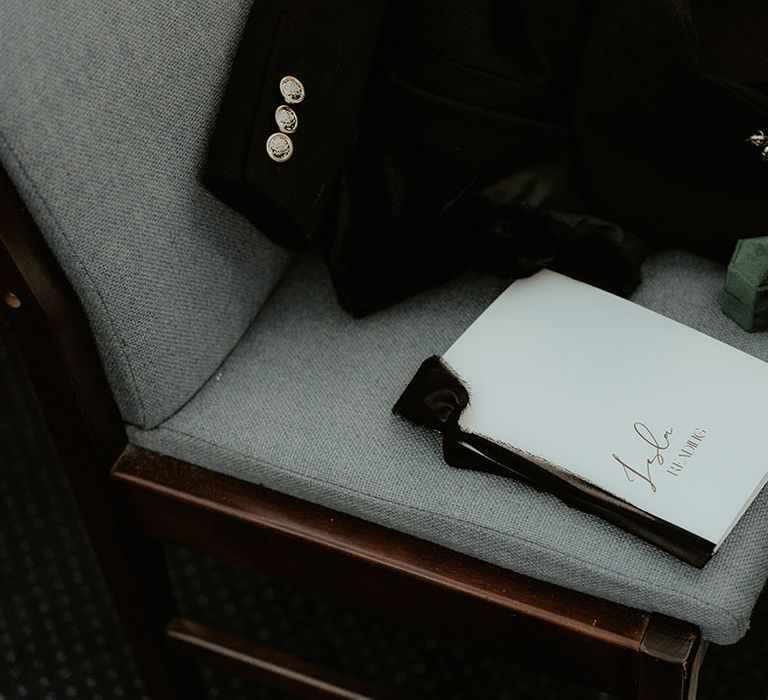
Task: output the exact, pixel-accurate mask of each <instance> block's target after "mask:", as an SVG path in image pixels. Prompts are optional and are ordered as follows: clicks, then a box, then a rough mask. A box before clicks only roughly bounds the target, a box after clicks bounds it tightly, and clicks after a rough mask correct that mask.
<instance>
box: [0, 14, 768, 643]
mask: <svg viewBox="0 0 768 700" xmlns="http://www.w3.org/2000/svg"><path fill="white" fill-rule="evenodd" d="M249 4H250V3H249V1H248V0H236V1H234V2H232V1H225V0H206V1H205V2H203V1H202V0H197V1H192V0H190V1H189V2H186V3H184V4H183V5H173V6H170V5H167V4H163V3H155V2H150V1H149V0H137V1H136V2H132V3H112V2H108V1H107V0H79V2H66V3H51V2H44V1H43V0H6V1H5V2H4V3H1V4H0V46H2V70H0V160H1V161H2V163H3V166H4V167H5V168H6V169H7V170H8V171H9V173H10V174H11V176H12V178H13V179H14V181H15V183H16V185H17V187H18V188H19V190H20V191H21V193H22V195H23V197H24V198H25V200H26V201H27V203H28V205H29V207H30V209H31V211H32V212H33V215H34V216H35V217H36V219H37V221H38V224H39V225H40V227H41V229H42V231H43V233H44V235H45V237H46V239H47V241H48V243H49V245H50V247H51V249H52V250H53V252H54V253H55V255H56V256H57V258H58V260H59V262H60V263H61V265H62V267H63V269H64V270H65V272H66V274H67V275H68V277H69V279H70V280H71V281H72V283H73V286H74V287H75V289H76V291H77V293H78V294H79V296H80V298H81V300H82V303H83V306H84V308H85V310H86V313H87V314H88V317H89V319H90V321H91V325H92V328H93V332H94V335H95V337H96V340H97V342H98V345H99V349H100V351H101V354H102V358H103V360H104V364H105V368H106V371H107V374H108V376H109V379H110V381H111V384H112V387H113V390H114V392H115V396H116V398H117V400H118V403H119V405H120V408H121V410H122V412H123V416H124V418H125V420H126V423H127V424H128V428H129V436H130V439H131V440H132V441H133V442H135V443H136V444H139V445H144V446H146V447H149V448H152V449H155V450H158V451H161V452H164V453H167V454H171V455H174V456H176V457H179V458H181V459H185V460H188V461H190V462H194V463H196V464H200V465H202V466H204V467H208V468H210V469H212V470H216V471H221V472H226V473H229V474H233V475H235V476H237V477H240V478H242V479H246V480H249V481H253V482H256V483H262V484H265V485H267V486H269V487H271V488H274V489H277V490H280V491H283V492H285V493H289V494H293V495H296V496H299V497H301V498H305V499H307V500H311V501H314V502H318V503H321V504H324V505H326V506H329V507H331V508H335V509H338V510H341V511H345V512H349V513H353V514H355V515H358V516H360V517H363V518H366V519H369V520H371V521H374V522H378V523H382V524H384V525H387V526H389V527H392V528H395V529H398V530H402V531H405V532H409V533H412V534H414V535H417V536H419V537H422V538H424V539H426V540H430V541H433V542H438V543H440V544H442V545H445V546H447V547H450V548H452V549H455V550H458V551H461V552H465V553H467V554H470V555H472V556H475V557H477V558H479V559H484V560H487V561H491V562H495V563H497V564H500V565H502V566H505V567H508V568H510V569H512V570H515V571H518V572H522V573H524V574H528V575H530V576H533V577H535V578H539V579H543V580H547V581H553V582H555V583H558V584H561V585H564V586H567V587H571V588H574V589H577V590H580V591H586V592H588V593H591V594H593V595H597V596H602V597H605V598H607V599H611V600H616V601H619V602H622V603H625V604H627V605H630V606H633V607H637V608H642V609H646V610H654V611H661V612H664V613H667V614H670V615H673V616H675V617H679V618H682V619H685V620H689V621H691V622H693V623H695V624H697V625H699V626H700V627H701V628H702V630H703V633H704V635H705V637H707V638H708V639H711V640H713V641H716V642H721V643H728V642H734V641H736V640H737V639H738V638H739V637H740V636H741V635H743V634H744V632H745V631H746V629H747V626H748V622H749V616H750V613H751V610H752V608H753V606H754V603H755V601H756V599H757V596H758V594H759V593H760V591H761V589H762V587H763V585H764V583H765V580H766V576H767V575H768V492H764V493H763V494H762V495H761V496H760V497H759V498H758V499H757V501H756V502H755V504H754V505H753V506H752V507H751V508H750V510H749V511H748V512H747V514H746V515H745V516H744V518H743V519H742V521H741V522H740V523H739V524H738V526H737V527H736V529H735V530H734V532H733V533H732V534H731V536H730V537H729V538H728V540H727V541H726V543H725V545H724V546H723V547H722V549H721V551H720V552H719V553H718V554H717V555H716V556H715V557H714V559H713V560H712V561H711V562H710V563H709V564H708V565H707V566H706V567H705V568H704V569H703V570H701V571H699V570H696V569H694V568H692V567H689V566H687V565H685V564H683V563H681V562H679V561H678V560H676V559H675V558H673V557H671V556H669V555H666V554H664V553H662V552H660V551H658V550H657V549H655V548H654V547H652V546H650V545H648V544H645V543H644V542H641V541H640V540H638V539H636V538H634V537H632V536H630V535H628V534H626V533H625V532H623V531H622V530H620V529H618V528H615V527H613V526H611V525H608V524H607V523H605V522H603V521H602V520H600V519H598V518H595V517H592V516H589V515H586V514H584V513H580V512H577V511H575V510H572V509H570V508H568V507H566V506H564V505H563V504H561V503H560V502H559V501H558V500H557V499H555V498H553V497H551V496H549V495H547V494H543V493H537V492H535V491H533V490H531V489H530V488H528V487H527V486H525V485H522V484H519V483H516V482H514V481H512V480H508V479H502V478H498V477H493V476H489V475H483V474H477V473H471V472H462V471H457V470H454V469H451V468H450V467H447V466H446V465H445V464H444V463H443V461H442V458H441V456H440V451H439V448H438V444H437V437H436V436H435V435H432V434H430V433H428V432H427V431H424V430H421V429H418V428H416V427H414V426H412V425H409V424H407V423H405V422H403V421H401V420H399V419H397V418H395V417H393V416H392V415H391V414H390V407H391V405H392V403H393V402H394V400H395V398H396V397H397V396H398V394H399V392H400V391H401V390H402V388H403V386H404V384H405V383H406V382H407V380H408V378H409V377H410V376H411V374H412V373H413V371H414V370H415V369H416V367H417V366H418V364H419V362H420V361H421V360H422V359H423V358H424V357H426V356H427V355H429V354H431V353H436V352H438V353H439V352H441V351H443V350H445V349H446V348H447V347H448V345H449V344H450V343H451V342H452V340H453V339H454V338H455V337H456V336H457V335H458V333H459V332H460V331H461V330H463V329H464V328H465V327H466V325H467V324H468V323H469V322H470V321H471V320H472V319H473V318H474V317H475V316H476V314H477V313H479V312H480V311H481V310H482V309H483V308H484V306H485V305H486V304H487V303H488V302H489V301H490V300H491V299H492V298H493V297H494V295H495V294H496V293H497V292H499V291H500V289H501V288H502V286H503V285H502V283H500V282H499V281H498V280H494V279H490V278H488V277H482V276H478V275H466V276H464V277H462V278H461V279H459V280H457V281H455V282H454V283H452V284H450V285H448V286H446V287H445V288H442V289H438V290H434V291H433V292H430V293H428V294H425V295H422V296H420V297H418V298H415V299H412V300H410V301H408V302H406V303H404V304H402V305H400V306H398V307H396V308H394V309H391V310H389V311H387V312H384V313H381V314H377V315H375V316H373V317H371V318H368V319H365V320H362V321H355V320H352V319H351V318H349V317H348V316H346V315H345V314H344V313H343V312H341V311H340V310H339V309H338V307H337V305H336V303H335V300H334V296H333V293H332V289H331V285H330V283H329V280H328V277H327V275H326V273H325V271H324V270H323V268H322V265H321V264H320V263H319V261H318V260H317V258H316V257H315V256H314V255H312V254H308V255H303V256H301V257H300V258H298V259H296V260H294V261H293V262H291V259H290V256H288V255H286V254H285V253H283V252H282V251H279V250H277V249H275V248H274V247H273V246H271V245H270V244H269V243H267V242H266V240H264V239H263V238H262V237H261V236H260V235H259V234H258V233H257V232H255V231H253V230H252V229H251V228H250V227H249V226H248V225H247V224H246V223H245V222H244V221H243V220H242V219H240V218H239V217H237V216H236V215H234V214H232V213H231V212H229V211H227V209H226V208H225V207H223V206H222V205H220V204H219V203H218V202H217V201H215V200H214V199H212V198H211V197H209V196H208V195H207V194H206V193H205V191H204V190H203V189H202V188H201V187H200V186H199V185H198V181H197V173H198V169H199V164H200V162H201V158H202V154H203V153H204V150H205V140H206V134H207V132H208V129H209V127H210V124H211V120H212V118H213V115H214V113H215V109H216V104H217V100H218V96H219V94H220V92H221V88H222V87H223V82H224V79H225V76H226V73H227V66H228V63H229V60H230V59H231V55H232V50H233V48H234V46H235V44H236V41H237V35H238V32H239V28H240V26H241V24H242V21H243V19H244V16H245V12H246V11H247V8H248V6H249ZM286 270H287V272H286ZM645 272H646V281H645V282H644V283H643V285H642V286H641V288H640V289H639V291H638V293H637V295H636V300H637V301H639V302H640V303H642V304H644V305H646V306H649V307H651V308H654V309H656V310H659V311H661V312H663V313H665V314H667V315H669V316H672V317H673V318H677V319H678V320H681V321H683V322H686V323H689V324H690V325H692V326H695V327H698V328H700V329H701V330H703V331H705V332H707V333H709V334H711V335H714V336H717V337H720V338H721V339H723V340H725V341H726V342H730V343H731V344H734V345H736V346H738V347H741V348H742V349H744V350H746V351H748V352H751V353H753V354H755V355H758V356H760V357H762V358H763V359H768V336H767V335H766V334H761V335H748V334H746V333H743V332H742V331H740V330H739V329H738V328H737V327H736V326H735V325H734V324H733V323H731V322H730V321H729V320H728V319H726V318H725V317H724V316H723V315H722V314H721V313H720V311H719V309H718V296H719V293H720V290H721V288H722V277H723V271H722V269H721V268H720V267H718V266H717V265H714V264H712V263H708V262H706V261H703V260H701V259H698V258H695V257H694V256H691V255H686V254H682V253H668V254H664V255H661V256H659V257H657V258H654V259H653V260H651V261H649V263H648V264H647V265H646V270H645Z"/></svg>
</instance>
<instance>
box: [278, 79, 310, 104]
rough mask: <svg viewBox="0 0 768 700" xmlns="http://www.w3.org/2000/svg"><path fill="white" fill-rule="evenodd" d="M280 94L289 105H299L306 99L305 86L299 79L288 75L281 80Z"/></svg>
mask: <svg viewBox="0 0 768 700" xmlns="http://www.w3.org/2000/svg"><path fill="white" fill-rule="evenodd" d="M280 94H281V95H282V96H283V98H284V99H285V101H286V102H287V103H288V104H290V105H295V104H298V103H299V102H301V101H302V100H303V99H304V95H305V92H304V85H302V83H301V80H299V79H298V78H294V77H293V76H292V75H286V76H285V77H284V78H282V79H281V80H280Z"/></svg>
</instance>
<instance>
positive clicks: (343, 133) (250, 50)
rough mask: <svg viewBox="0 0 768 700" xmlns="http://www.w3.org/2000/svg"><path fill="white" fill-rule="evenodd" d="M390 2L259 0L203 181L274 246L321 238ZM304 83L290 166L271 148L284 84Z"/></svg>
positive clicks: (236, 63)
mask: <svg viewBox="0 0 768 700" xmlns="http://www.w3.org/2000/svg"><path fill="white" fill-rule="evenodd" d="M384 5H385V2H384V0H322V2H320V1H318V0H281V1H280V2H276V1H274V0H256V1H255V3H254V5H253V8H252V9H251V13H250V16H249V18H248V20H247V23H246V26H245V29H244V32H243V36H242V39H241V41H240V46H239V48H238V51H237V54H236V57H235V60H234V63H233V66H232V71H231V74H230V77H229V81H228V84H227V86H226V90H225V93H224V96H223V99H222V104H221V109H220V112H219V116H218V119H217V122H216V125H215V128H214V131H213V134H212V137H211V141H210V145H209V151H208V157H207V161H206V163H205V166H204V172H203V181H204V183H205V185H206V186H207V187H208V189H210V190H211V191H212V192H213V193H214V194H215V195H216V196H218V197H219V198H220V199H222V200H223V201H224V202H226V203H227V204H228V205H230V206H231V207H233V208H234V209H236V210H238V211H240V212H241V213H242V214H244V215H245V216H246V217H247V218H248V219H250V220H251V221H252V222H253V223H254V224H255V225H256V226H257V227H258V228H259V229H260V230H261V231H262V232H263V233H264V234H266V235H267V236H269V237H270V238H272V240H274V241H275V242H277V243H279V244H281V245H284V246H287V247H291V248H296V247H300V246H302V245H303V244H305V243H307V242H308V241H309V240H311V239H313V238H314V237H316V235H317V233H318V231H319V230H320V227H321V225H322V223H323V221H324V219H325V218H326V216H327V214H328V208H329V206H330V204H331V202H332V201H333V197H334V195H335V190H336V185H337V180H338V177H339V173H340V171H341V167H342V165H343V164H344V162H345V159H346V158H347V157H348V156H349V152H350V148H351V146H352V143H353V140H354V138H355V134H356V131H357V126H358V119H359V114H360V110H361V106H362V101H363V97H364V94H365V88H366V84H367V80H368V74H369V72H370V69H371V65H372V62H373V58H374V53H375V50H376V45H377V40H378V36H379V33H380V30H381V24H382V19H383V15H384ZM287 75H292V76H295V77H296V78H298V79H299V80H301V82H302V83H303V85H304V87H305V91H306V96H305V98H304V100H303V101H302V102H300V103H299V104H296V105H291V106H292V107H293V109H294V110H295V111H296V113H297V115H298V128H297V130H296V132H295V133H293V134H291V135H290V138H291V139H292V141H293V145H294V151H293V155H292V157H291V158H290V159H288V160H286V161H284V162H276V161H274V160H272V159H271V158H270V157H269V155H268V154H267V151H266V142H267V139H268V138H269V136H270V135H271V134H273V133H275V132H277V131H278V128H277V125H276V122H275V109H276V108H277V107H278V106H279V105H281V104H284V103H285V102H284V99H283V97H282V95H281V94H280V90H279V84H280V79H281V78H282V77H284V76H287Z"/></svg>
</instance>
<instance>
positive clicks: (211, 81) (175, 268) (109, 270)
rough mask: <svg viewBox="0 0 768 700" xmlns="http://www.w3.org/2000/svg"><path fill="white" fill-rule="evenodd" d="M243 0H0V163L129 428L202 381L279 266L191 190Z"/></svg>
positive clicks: (234, 218) (231, 218) (279, 254)
mask: <svg viewBox="0 0 768 700" xmlns="http://www.w3.org/2000/svg"><path fill="white" fill-rule="evenodd" d="M250 5H251V0H188V1H187V2H184V3H181V4H179V3H164V2H153V1H152V0H136V1H135V2H127V3H123V2H120V3H117V2H109V1H108V0H77V2H50V1H48V0H3V2H1V3H0V46H2V70H0V161H1V162H2V164H3V166H4V167H5V169H6V170H7V171H8V172H9V174H10V175H11V178H12V179H13V180H14V182H15V184H16V186H17V188H18V189H19V190H20V192H21V194H22V196H23V198H24V199H25V201H26V203H27V205H28V207H29V208H30V210H31V212H32V215H33V216H34V217H35V220H36V221H37V223H38V225H39V226H40V227H41V229H42V232H43V235H44V236H45V238H46V240H47V242H48V244H49V246H50V248H51V249H52V250H53V252H54V254H55V255H56V257H57V258H58V260H59V262H60V264H61V266H62V268H63V269H64V271H65V273H66V275H67V276H68V278H69V280H70V281H71V283H72V285H73V286H74V288H75V290H76V292H77V293H78V295H79V297H80V299H81V301H82V303H83V306H84V308H85V311H86V313H87V315H88V317H89V319H90V322H91V325H92V328H93V332H94V336H95V337H96V341H97V343H98V345H99V349H100V351H101V354H102V358H103V361H104V365H105V367H106V370H107V374H108V376H109V379H110V381H111V383H112V387H113V390H114V393H115V396H116V398H117V401H118V404H119V405H120V408H121V410H122V414H123V416H124V418H125V419H126V420H127V421H129V422H130V423H133V424H136V425H139V426H145V427H151V426H153V425H156V424H157V423H159V422H160V421H161V420H163V419H164V418H166V417H167V416H168V415H170V414H171V413H173V412H174V411H175V410H176V409H177V408H178V407H179V406H181V405H182V404H183V403H184V402H185V401H186V400H187V399H188V398H189V397H190V396H191V395H192V394H193V393H194V392H195V391H196V390H197V389H198V388H199V387H200V385H201V384H202V383H203V382H204V381H205V380H206V379H208V377H209V376H210V374H211V372H212V371H213V370H214V369H215V368H216V367H217V366H218V365H219V364H220V363H221V361H222V360H223V358H224V357H225V356H226V355H227V353H228V352H229V351H230V350H231V349H232V347H233V346H234V345H235V344H236V343H237V341H238V340H239V339H240V337H241V336H242V334H243V333H244V332H245V330H246V329H247V327H248V325H249V324H250V322H251V320H252V319H253V317H254V316H255V314H256V312H257V311H258V309H259V307H260V306H261V304H262V302H263V301H264V299H265V298H266V296H267V295H268V294H269V292H270V290H271V289H272V287H273V286H274V284H275V282H276V281H277V279H278V278H279V277H280V276H281V274H282V273H283V271H284V270H285V268H286V266H287V264H288V263H289V256H288V255H287V254H286V253H285V252H284V251H281V250H278V249H277V248H276V247H275V246H273V245H272V244H271V243H269V242H268V241H267V240H266V239H264V238H263V237H262V236H260V235H258V234H257V233H256V232H255V231H254V230H253V228H252V227H251V226H250V224H248V223H247V222H246V221H245V220H244V219H242V218H241V217H239V216H238V215H236V214H234V213H233V212H231V211H230V210H228V209H227V208H226V207H225V206H224V205H222V204H221V203H219V202H218V201H216V200H215V199H214V198H213V197H211V196H210V195H209V194H208V193H207V192H206V191H205V190H204V189H203V188H202V187H201V186H200V185H199V184H198V180H199V170H200V167H201V164H202V160H203V157H204V155H205V147H206V139H207V135H208V132H209V131H210V128H211V126H212V122H213V119H214V117H215V114H216V110H217V107H218V102H219V97H220V93H221V92H222V91H223V87H224V83H225V81H226V77H227V73H228V70H229V65H230V62H231V59H232V56H233V53H234V50H235V48H236V45H237V41H238V38H239V34H240V31H241V27H242V25H243V24H244V22H245V18H246V15H247V12H248V9H249V7H250Z"/></svg>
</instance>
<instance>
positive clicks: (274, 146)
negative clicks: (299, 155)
mask: <svg viewBox="0 0 768 700" xmlns="http://www.w3.org/2000/svg"><path fill="white" fill-rule="evenodd" d="M267 153H268V154H269V157H270V158H271V159H272V160H274V161H277V162H278V163H283V162H284V161H286V160H288V159H289V158H290V157H291V156H292V155H293V141H291V139H290V137H289V136H286V135H285V134H280V133H277V134H272V136H270V137H269V138H268V139H267Z"/></svg>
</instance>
